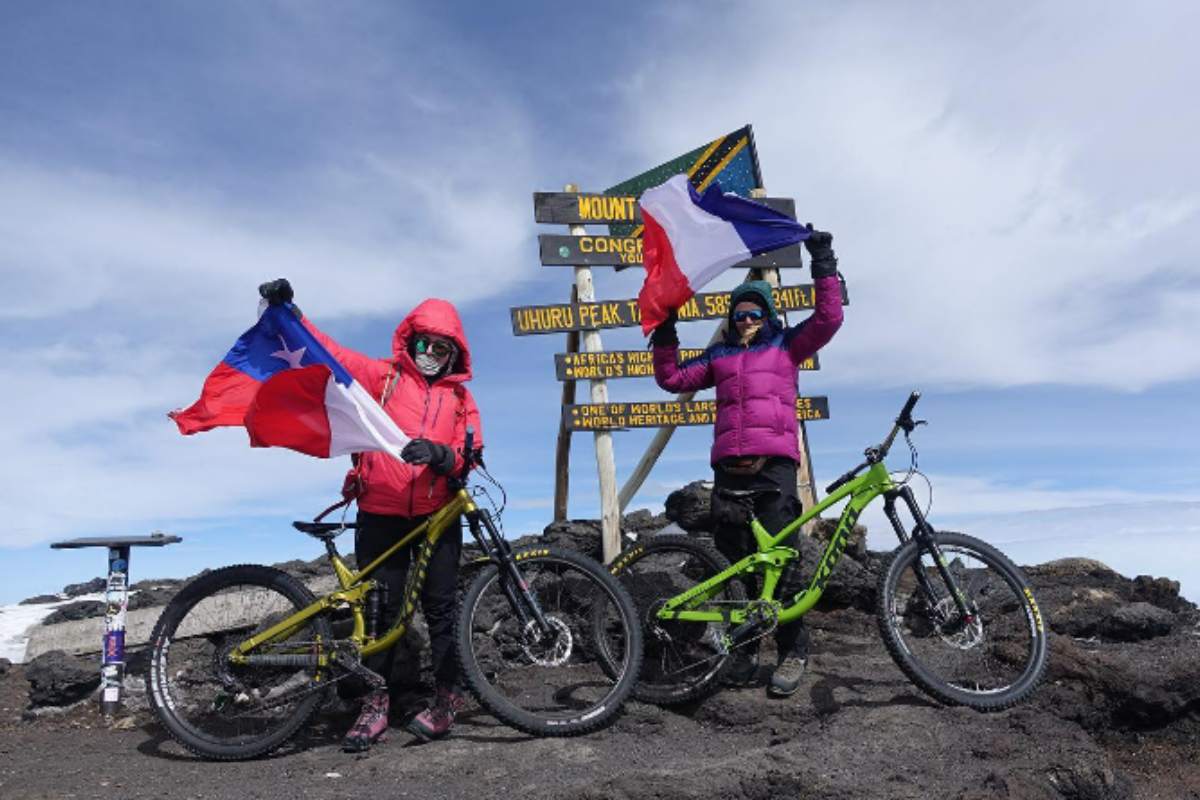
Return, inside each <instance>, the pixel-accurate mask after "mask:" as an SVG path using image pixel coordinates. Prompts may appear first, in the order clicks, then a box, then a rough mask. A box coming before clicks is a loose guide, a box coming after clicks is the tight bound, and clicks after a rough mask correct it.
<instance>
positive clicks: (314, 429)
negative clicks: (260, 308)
mask: <svg viewBox="0 0 1200 800" xmlns="http://www.w3.org/2000/svg"><path fill="white" fill-rule="evenodd" d="M168 416H169V417H171V419H173V420H175V424H176V425H178V426H179V432H180V433H182V434H184V435H188V434H193V433H199V432H200V431H206V430H210V429H212V428H216V427H219V426H231V425H244V426H245V428H246V430H247V431H248V432H249V434H250V445H251V447H287V448H290V449H292V450H299V451H300V452H301V453H307V454H308V455H310V456H316V457H318V458H331V457H333V456H340V455H345V454H347V453H359V452H365V451H368V450H381V451H383V452H387V453H391V454H392V455H394V456H396V457H397V458H399V457H400V451H401V449H403V447H404V445H405V444H407V443H408V441H409V437H408V436H407V435H406V434H405V433H404V432H403V431H401V430H400V428H399V427H397V425H396V423H395V422H394V421H393V420H392V418H391V417H389V416H388V415H387V414H386V413H385V412H384V410H383V409H382V408H380V407H379V403H378V402H376V400H375V398H373V397H371V395H370V394H369V393H368V392H367V391H366V390H365V389H363V387H362V386H361V385H360V384H359V383H358V381H356V380H354V379H353V378H352V377H351V376H350V373H349V372H347V371H346V370H345V368H343V367H342V365H341V364H339V363H338V362H337V359H335V358H334V357H333V356H332V355H330V353H329V351H328V350H326V349H325V348H324V347H323V346H322V345H321V343H320V342H319V341H317V339H316V337H314V336H313V335H312V334H311V333H310V332H309V331H308V329H307V328H305V327H304V324H303V323H302V322H301V321H300V320H299V319H297V317H296V314H295V312H294V311H293V309H292V306H291V304H283V305H274V306H268V307H267V309H266V310H265V311H264V312H263V314H262V316H261V317H259V319H258V323H257V324H256V325H255V326H254V327H252V328H251V329H250V330H248V331H246V332H245V333H243V334H242V335H241V337H239V338H238V340H237V342H235V343H234V345H233V348H232V349H231V350H230V351H229V352H228V353H227V354H226V355H225V358H224V359H223V360H222V361H221V363H220V364H218V365H217V367H216V369H214V370H213V371H212V372H211V373H210V374H209V376H208V378H207V379H205V381H204V388H203V389H202V390H201V392H200V399H199V400H197V401H196V402H195V403H193V404H192V405H191V406H190V407H188V408H186V409H183V410H180V411H172V412H171V413H170V414H168Z"/></svg>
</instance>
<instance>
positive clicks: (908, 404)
mask: <svg viewBox="0 0 1200 800" xmlns="http://www.w3.org/2000/svg"><path fill="white" fill-rule="evenodd" d="M920 399H921V393H920V392H913V393H911V394H910V395H909V396H908V400H907V401H905V403H904V407H903V408H902V409H900V416H898V417H896V422H895V423H894V424H893V425H892V430H891V431H890V432H889V433H888V435H887V438H886V439H884V440H883V444H881V445H879V446H878V447H868V448H867V450H866V452H865V453H864V455H865V456H866V457H867V460H866V461H864V462H863V463H861V464H859V465H858V466H857V467H855V468H854V469H852V470H850V471H849V472H847V473H846V474H845V475H843V476H842V477H840V478H838V479H837V480H836V481H834V482H833V483H831V484H829V485H828V486H827V487H825V494H833V493H834V492H835V491H836V490H838V489H840V488H841V487H842V486H845V485H846V484H847V483H849V482H850V481H852V480H854V476H855V475H857V474H858V473H860V472H862V471H863V470H864V469H866V468H867V467H869V466H871V465H872V464H878V463H879V462H880V461H882V460H883V459H884V458H885V457H886V456H887V454H888V451H889V450H891V449H892V442H893V441H895V439H896V434H897V433H899V432H900V431H901V429H903V430H904V431H905V432H906V433H911V432H912V429H913V428H915V427H916V426H917V423H916V422H915V421H914V420H913V418H912V411H913V408H915V407H916V405H917V401H918V400H920Z"/></svg>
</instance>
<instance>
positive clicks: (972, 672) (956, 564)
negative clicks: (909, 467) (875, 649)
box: [876, 533, 1047, 712]
mask: <svg viewBox="0 0 1200 800" xmlns="http://www.w3.org/2000/svg"><path fill="white" fill-rule="evenodd" d="M934 540H935V541H936V542H937V545H938V547H939V548H940V549H941V550H942V551H943V554H944V556H945V558H946V562H947V569H949V570H950V572H951V573H952V574H955V573H957V574H956V576H955V577H956V581H957V582H958V583H959V584H960V589H961V590H962V591H963V593H964V594H965V595H966V597H967V599H968V600H969V601H970V603H971V610H972V611H973V612H974V614H973V617H974V620H973V621H972V624H963V620H962V618H961V615H960V614H958V612H957V610H955V607H954V604H953V599H952V598H951V597H950V595H949V590H948V589H947V587H946V584H945V582H944V580H943V579H942V578H941V577H940V575H939V574H938V571H937V570H936V568H935V567H934V565H933V563H932V558H931V557H930V556H929V555H928V554H927V553H924V552H922V551H921V548H920V545H919V543H918V542H917V540H915V539H913V540H910V541H909V542H907V543H906V544H904V545H903V546H901V547H899V548H898V549H897V550H896V551H895V552H894V553H893V554H892V556H891V559H890V561H889V562H888V564H887V566H886V568H885V569H884V571H883V574H882V575H881V576H880V581H879V593H878V605H877V608H876V612H877V616H878V623H879V630H880V633H881V634H882V636H883V641H884V644H885V645H886V646H887V650H888V653H890V654H891V656H892V659H893V660H894V661H895V662H896V664H897V666H899V667H900V669H901V670H902V671H903V672H904V674H905V675H906V676H908V678H909V679H910V680H911V681H912V682H913V683H915V684H916V685H917V686H918V687H920V688H921V689H922V690H923V691H924V692H926V693H927V694H929V695H930V696H931V697H933V698H935V699H936V700H939V701H941V702H942V703H946V704H948V705H963V706H967V707H969V708H973V709H976V710H978V711H989V712H990V711H1001V710H1004V709H1007V708H1011V707H1013V706H1015V705H1017V704H1018V703H1020V702H1021V701H1023V700H1024V699H1025V698H1027V697H1028V696H1029V695H1030V694H1031V693H1032V692H1033V691H1034V689H1036V688H1037V685H1038V682H1039V681H1040V680H1041V679H1042V676H1043V674H1044V672H1045V669H1046V649H1047V641H1046V632H1045V628H1044V625H1043V621H1042V616H1041V611H1040V610H1039V609H1038V607H1037V603H1036V601H1035V600H1034V598H1033V593H1032V591H1031V590H1030V588H1029V583H1028V581H1027V580H1026V579H1025V576H1024V575H1023V574H1022V573H1021V570H1020V569H1019V568H1018V567H1017V566H1016V565H1015V564H1013V563H1012V562H1011V561H1010V560H1009V559H1008V558H1007V557H1006V556H1005V555H1004V554H1003V553H1001V552H1000V551H999V550H997V549H995V548H994V547H992V546H991V545H989V544H987V543H985V542H982V541H980V540H978V539H975V538H973V537H971V536H965V535H963V534H958V533H935V534H934ZM971 559H973V560H974V561H975V562H977V563H978V565H979V566H976V567H974V568H972V567H969V566H968V565H967V561H968V560H971ZM918 563H921V564H922V572H924V573H925V574H926V575H927V576H928V578H929V583H930V585H931V586H932V587H933V589H934V591H935V592H936V593H937V594H938V597H937V602H936V603H935V605H937V606H938V607H939V608H940V609H941V610H942V611H943V612H944V613H945V614H946V615H948V616H949V617H950V620H949V623H947V624H942V623H940V622H935V621H933V616H934V615H933V614H931V612H930V610H929V603H928V600H926V599H924V597H923V592H921V591H920V590H919V588H918V587H917V580H916V578H915V575H916V573H915V571H914V567H915V565H917V564H918ZM943 659H944V660H946V661H947V663H946V664H940V663H933V662H935V661H941V660H943ZM992 684H995V685H992Z"/></svg>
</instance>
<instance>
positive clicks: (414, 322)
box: [304, 298, 483, 517]
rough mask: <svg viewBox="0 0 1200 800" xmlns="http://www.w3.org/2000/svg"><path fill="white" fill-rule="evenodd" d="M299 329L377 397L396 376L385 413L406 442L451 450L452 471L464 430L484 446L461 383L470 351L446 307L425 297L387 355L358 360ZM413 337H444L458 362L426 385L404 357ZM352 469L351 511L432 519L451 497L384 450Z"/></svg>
mask: <svg viewBox="0 0 1200 800" xmlns="http://www.w3.org/2000/svg"><path fill="white" fill-rule="evenodd" d="M304 324H305V325H306V326H307V327H308V329H309V330H310V331H312V333H313V335H314V336H316V337H317V338H318V339H319V340H320V342H321V344H323V345H325V347H326V348H327V349H328V350H329V352H330V353H332V354H333V357H334V358H336V359H337V360H338V361H339V362H340V363H341V365H342V366H344V367H345V368H346V369H347V370H348V371H349V372H350V374H351V375H353V376H354V379H355V380H356V381H358V382H359V383H360V384H361V385H362V387H363V388H364V389H366V390H367V391H368V392H370V393H371V395H372V396H373V397H375V398H376V399H379V398H380V397H381V396H382V395H383V391H384V386H385V384H386V383H387V381H388V379H389V377H390V376H392V375H393V374H395V376H396V378H395V380H396V384H395V386H394V388H393V389H392V390H391V393H390V394H389V395H388V399H387V402H386V403H385V404H384V407H383V408H384V410H385V411H386V412H387V413H388V416H390V417H391V418H392V419H394V420H395V421H396V424H397V425H399V426H400V430H402V431H404V432H405V433H406V434H408V435H409V436H411V437H412V438H414V439H429V440H430V441H433V442H437V443H439V444H444V445H447V446H448V447H450V448H451V449H453V450H454V452H455V460H454V463H455V470H456V471H457V470H458V469H461V467H462V454H461V450H462V449H463V446H464V445H465V440H466V434H467V426H468V425H470V426H471V427H472V428H474V430H475V440H474V447H477V448H478V447H482V446H483V432H482V428H481V427H480V424H479V409H478V408H477V407H476V406H475V399H474V398H473V397H471V393H470V392H469V391H467V387H466V386H464V385H463V384H464V383H465V382H466V381H468V380H470V379H471V354H470V351H469V350H468V349H467V337H466V335H465V334H464V333H463V327H462V321H461V320H460V319H459V318H458V311H456V310H455V308H454V306H453V305H451V304H450V303H448V302H446V301H445V300H438V299H436V298H432V299H429V300H425V301H424V302H422V303H421V304H420V305H418V306H417V307H416V308H414V309H413V310H412V311H411V312H410V313H409V315H408V316H407V317H405V318H404V320H403V321H402V322H401V323H400V325H399V326H397V328H396V332H395V333H394V334H393V335H392V357H391V358H371V357H370V356H365V355H363V354H362V353H359V352H356V351H354V350H350V349H348V348H345V347H342V346H341V345H339V344H338V343H337V342H335V341H333V340H332V339H330V338H329V337H328V336H326V335H325V334H323V333H321V331H319V330H317V328H316V326H314V325H313V324H312V322H310V321H309V320H307V319H306V320H304ZM418 333H432V334H436V335H438V336H444V337H446V338H448V339H452V340H453V341H454V343H455V344H456V345H458V357H457V360H456V361H455V362H454V364H452V365H451V366H450V369H449V370H448V371H447V372H446V373H444V374H443V375H442V376H441V377H439V378H437V379H436V380H435V381H434V382H433V383H429V382H428V381H427V380H426V379H425V376H424V375H422V374H421V373H420V371H418V370H417V365H416V363H415V362H414V361H413V359H412V356H410V355H409V347H408V345H409V341H410V340H412V338H413V337H414V336H415V335H416V334H418ZM358 471H359V476H360V478H361V480H362V484H363V492H362V494H361V495H360V496H359V498H358V507H359V508H360V509H361V510H363V511H369V512H372V513H375V514H394V515H399V516H404V517H414V516H420V515H423V514H431V513H433V512H434V511H436V510H437V509H439V508H441V507H442V506H443V505H445V504H446V502H447V501H448V500H449V499H450V488H449V484H448V482H447V480H446V477H445V476H442V475H438V474H436V473H435V472H434V471H433V470H431V469H430V468H429V466H428V465H425V464H421V465H418V464H405V463H404V462H402V461H399V460H398V459H395V458H393V457H392V456H390V455H388V454H387V453H376V452H371V453H363V454H361V456H360V460H359V465H358Z"/></svg>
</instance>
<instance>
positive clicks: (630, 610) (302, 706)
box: [146, 429, 642, 760]
mask: <svg viewBox="0 0 1200 800" xmlns="http://www.w3.org/2000/svg"><path fill="white" fill-rule="evenodd" d="M463 455H464V465H463V470H462V472H461V474H459V475H458V476H456V478H455V485H454V486H455V489H456V491H455V494H454V495H453V496H452V497H451V499H450V501H449V502H448V503H447V504H446V505H445V506H443V507H442V508H440V509H439V510H438V511H436V512H435V513H434V514H432V515H431V516H430V517H429V518H428V519H427V520H426V521H425V522H423V523H422V524H421V525H420V526H418V527H417V528H415V529H414V530H413V531H411V532H410V533H408V534H407V535H405V536H404V537H403V538H401V539H399V540H397V542H396V543H395V544H394V545H392V546H391V547H390V548H388V550H386V551H385V552H384V553H383V554H381V555H380V556H379V558H377V559H376V560H375V561H373V562H371V563H370V564H365V565H359V569H358V570H357V571H355V570H353V569H351V568H350V567H349V566H348V565H347V564H346V563H345V562H344V561H343V560H342V558H341V556H340V555H339V554H338V551H337V547H336V546H335V545H334V539H335V538H336V537H337V536H338V535H339V534H341V533H343V532H344V531H346V530H348V529H351V528H354V527H355V525H354V524H353V523H347V522H341V523H330V522H321V521H320V519H321V516H324V514H322V515H321V516H318V518H317V519H316V520H314V521H312V522H295V523H293V525H294V526H295V527H296V528H297V529H298V530H300V531H303V532H304V533H307V534H309V535H311V536H313V537H315V538H317V539H319V540H320V541H321V542H323V543H324V545H325V549H326V553H327V555H328V557H329V561H330V563H331V564H332V566H333V572H334V575H335V579H336V582H335V583H334V585H333V586H332V587H331V588H332V590H331V591H329V592H328V593H326V594H324V595H322V596H319V597H318V596H317V595H315V594H314V593H313V591H312V590H311V589H310V588H309V587H308V586H306V585H305V584H303V583H301V582H300V581H299V580H297V579H296V578H293V577H292V576H291V575H288V574H287V573H285V572H282V571H280V570H278V569H275V568H273V567H266V566H260V565H252V564H246V565H239V566H233V567H225V568H223V569H218V570H214V571H212V572H207V573H204V574H202V575H200V576H198V577H197V578H195V579H194V580H193V581H191V582H190V583H189V584H187V585H186V586H185V587H184V588H183V589H181V590H180V591H179V593H178V594H177V595H175V597H174V598H173V599H172V600H171V602H170V603H169V604H168V605H167V607H166V608H165V609H164V610H163V613H162V615H161V616H160V617H159V620H158V623H157V625H155V627H154V631H153V633H152V634H151V637H150V664H149V669H148V672H147V676H146V679H147V680H146V682H147V685H148V687H149V689H150V692H149V694H150V700H151V705H152V706H153V708H154V711H155V712H156V713H157V715H158V718H159V720H160V721H161V722H162V723H163V725H164V726H165V727H166V729H167V731H168V732H169V733H170V734H171V736H172V737H174V738H175V739H176V740H177V741H179V742H180V743H181V744H182V745H183V746H184V747H186V748H187V749H188V750H190V751H192V752H193V753H196V754H198V755H201V756H204V757H206V758H211V759H215V760H234V759H244V758H252V757H255V756H259V755H262V754H264V753H267V752H270V751H271V750H273V749H275V748H277V747H279V746H281V745H283V744H284V743H285V742H287V741H288V740H289V739H291V738H292V737H293V736H294V735H296V733H297V732H299V730H300V729H301V727H302V726H303V725H304V724H305V722H306V721H307V720H308V719H309V718H310V717H311V716H312V714H313V713H314V712H315V711H316V709H317V708H318V706H319V705H320V703H321V702H322V701H323V700H324V699H326V698H328V697H329V696H330V693H331V691H332V689H333V687H334V685H335V684H336V683H337V682H338V681H341V680H343V679H346V678H349V677H351V676H355V677H356V678H357V679H358V680H359V681H360V682H362V683H365V684H366V685H367V686H369V687H372V688H381V687H383V686H384V685H385V681H384V678H383V677H382V676H380V675H378V674H376V673H375V672H372V671H371V670H370V669H368V668H367V667H366V666H364V664H363V663H362V660H363V658H364V657H367V656H371V655H373V654H375V653H380V652H383V651H386V650H388V649H389V648H392V647H395V646H396V645H397V644H398V643H399V642H400V641H401V639H402V637H403V636H404V633H405V631H406V630H407V629H408V625H409V623H410V622H411V620H412V617H413V614H414V611H415V609H416V606H417V602H418V600H419V598H420V596H421V589H422V587H423V585H424V582H425V570H426V566H427V565H428V563H429V559H430V556H431V555H432V553H433V550H434V547H435V546H436V544H437V542H438V540H439V538H440V537H441V536H442V535H443V534H444V533H445V531H447V530H448V529H449V528H450V526H452V525H458V524H459V518H460V517H463V518H465V519H466V521H467V525H468V527H469V528H470V531H471V534H472V535H473V536H474V538H475V541H476V544H477V545H478V546H479V549H480V552H481V554H482V555H480V556H479V557H478V558H477V559H475V561H474V562H472V563H470V564H469V565H468V567H467V568H468V569H469V570H472V571H473V572H470V573H468V574H467V575H466V576H465V578H466V588H465V593H464V597H463V601H462V607H461V610H460V612H459V618H458V623H457V628H456V633H455V636H456V642H457V647H458V652H459V657H460V660H461V663H462V670H463V677H464V678H465V680H466V683H467V685H468V687H469V688H470V689H471V692H472V693H473V694H474V695H475V697H476V698H477V699H478V700H479V702H480V704H481V705H483V706H484V707H485V708H486V709H487V710H488V711H490V712H492V714H494V715H495V716H496V717H497V718H498V719H499V720H501V721H502V722H504V723H506V724H508V725H511V726H512V727H514V728H517V729H518V730H521V731H524V732H525V733H529V734H532V735H534V736H577V735H581V734H585V733H589V732H591V731H594V730H597V729H599V728H602V727H604V726H605V725H607V724H608V723H609V722H611V721H612V720H614V719H615V718H616V716H617V715H618V714H619V713H620V710H621V707H622V704H623V703H624V702H625V699H626V698H627V697H628V696H629V694H630V692H631V691H632V689H633V686H634V681H635V680H636V678H637V673H638V668H639V666H640V664H641V659H642V636H641V626H640V624H639V623H638V618H637V611H636V608H635V607H634V605H633V601H632V600H631V599H630V597H629V595H628V593H627V592H626V591H625V589H624V588H622V586H621V584H620V583H619V582H618V581H617V579H616V578H614V577H613V576H612V575H611V574H609V572H608V570H606V569H605V568H604V567H603V566H602V565H601V564H599V563H598V562H596V561H594V560H592V559H590V558H588V557H586V556H584V555H582V554H580V553H577V552H575V551H572V550H563V549H559V548H556V547H530V548H524V549H521V550H516V551H514V550H513V549H512V547H511V546H510V545H509V543H508V541H507V540H506V539H505V538H504V537H503V536H502V535H501V533H500V531H499V529H498V526H497V524H496V522H495V519H494V518H493V516H492V515H491V514H490V513H489V512H488V510H487V509H486V508H481V507H480V506H478V505H477V504H476V502H475V497H476V496H477V493H476V492H474V491H470V490H468V488H467V485H466V481H467V475H468V472H469V471H470V470H471V468H472V466H474V465H476V464H477V465H479V466H480V467H481V468H482V459H480V457H479V453H478V451H476V450H474V449H473V448H472V446H471V431H470V429H468V433H467V445H466V447H465V448H464V450H463ZM484 474H485V475H486V471H485V472H484ZM493 482H494V481H493ZM479 491H481V490H479ZM334 508H336V506H334ZM330 510H332V509H327V510H326V512H325V513H328V512H329V511H330ZM409 544H414V545H415V548H416V550H415V553H414V556H413V562H412V565H411V566H410V567H409V571H408V581H407V584H406V586H405V589H404V598H403V608H402V610H401V613H400V614H399V615H398V616H397V618H396V619H395V620H386V619H383V618H382V617H383V616H384V615H383V613H382V609H384V608H386V607H387V605H388V603H387V599H386V598H385V597H384V596H383V595H382V593H383V592H385V591H386V587H385V586H383V585H377V584H376V582H375V581H374V580H372V579H371V575H372V574H373V573H374V572H375V571H376V570H377V569H379V567H380V565H381V564H383V563H385V562H386V561H387V560H388V559H390V558H392V557H394V556H395V555H396V554H397V553H398V552H399V551H400V550H401V548H403V547H406V546H408V545H409ZM346 619H348V620H349V621H350V622H351V626H350V629H349V630H345V631H344V632H343V631H341V630H340V629H342V628H346V627H347V626H346V625H344V624H342V621H343V620H346ZM335 622H337V623H338V624H336V625H335V624H334V623H335ZM597 639H603V642H599V641H597ZM598 653H603V654H604V657H603V658H600V657H599V656H598V655H597V654H598Z"/></svg>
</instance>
